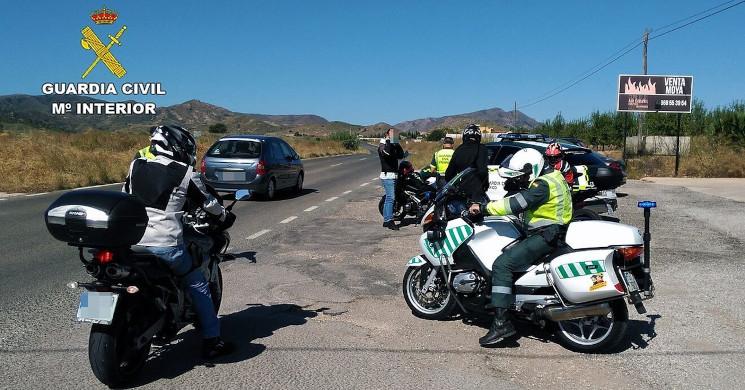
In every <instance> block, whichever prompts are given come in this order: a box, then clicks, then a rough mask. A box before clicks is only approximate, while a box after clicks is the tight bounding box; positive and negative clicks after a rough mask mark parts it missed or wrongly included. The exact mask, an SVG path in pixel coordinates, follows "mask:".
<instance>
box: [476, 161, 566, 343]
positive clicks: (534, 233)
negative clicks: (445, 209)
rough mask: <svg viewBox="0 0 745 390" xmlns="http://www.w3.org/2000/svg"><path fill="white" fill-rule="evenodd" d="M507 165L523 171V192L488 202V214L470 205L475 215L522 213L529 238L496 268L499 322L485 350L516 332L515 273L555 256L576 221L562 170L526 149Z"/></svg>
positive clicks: (491, 330)
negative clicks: (512, 314)
mask: <svg viewBox="0 0 745 390" xmlns="http://www.w3.org/2000/svg"><path fill="white" fill-rule="evenodd" d="M505 165H507V167H508V168H509V169H511V170H514V171H519V172H520V173H521V174H520V175H519V176H518V179H517V180H519V181H520V187H521V188H523V190H522V191H520V192H518V193H517V194H515V195H513V196H509V197H506V198H504V199H500V200H497V201H493V202H489V203H488V204H487V205H486V207H485V210H481V209H482V206H481V205H480V204H473V205H472V206H471V207H470V212H471V214H472V215H478V214H479V213H481V212H484V211H485V213H486V214H488V215H517V214H519V213H523V221H524V224H525V225H526V226H525V227H526V230H527V236H528V237H527V238H526V239H524V240H523V241H521V242H519V243H517V244H515V245H514V246H512V247H511V248H509V249H507V250H506V251H504V252H503V253H502V254H501V255H500V256H499V257H497V259H496V260H494V264H493V266H492V291H491V306H493V307H494V308H495V311H496V314H495V317H494V321H493V322H492V324H491V326H490V327H489V331H488V332H487V333H486V335H485V336H483V337H481V338H480V339H479V344H481V345H482V346H486V345H492V344H495V343H497V342H499V341H500V340H502V339H504V338H506V337H510V336H512V335H514V334H515V327H514V326H513V325H512V322H510V320H509V318H508V316H507V313H508V310H509V308H510V306H511V305H512V304H514V302H515V295H514V294H513V292H512V273H513V272H514V271H515V270H517V269H520V268H523V267H526V266H528V265H530V264H533V263H534V262H536V261H538V260H539V259H540V258H541V257H543V256H545V255H547V254H548V253H550V252H551V251H552V250H553V249H554V248H555V247H556V246H557V243H558V241H559V238H560V235H561V234H562V233H563V232H564V229H563V227H564V226H565V225H567V224H568V223H569V221H570V220H571V219H572V195H571V192H570V190H569V186H568V185H567V183H566V180H564V176H563V175H562V174H561V172H559V171H557V170H555V169H553V168H552V167H550V166H546V165H545V162H544V159H543V155H542V154H541V153H540V152H539V151H537V150H535V149H530V148H526V149H521V150H519V151H518V152H517V153H515V154H514V155H513V156H512V157H511V158H510V159H509V161H508V162H506V164H505Z"/></svg>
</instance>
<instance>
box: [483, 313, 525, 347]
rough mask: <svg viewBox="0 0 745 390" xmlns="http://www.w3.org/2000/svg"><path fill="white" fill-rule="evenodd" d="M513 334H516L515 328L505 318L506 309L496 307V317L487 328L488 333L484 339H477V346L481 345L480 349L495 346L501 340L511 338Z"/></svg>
mask: <svg viewBox="0 0 745 390" xmlns="http://www.w3.org/2000/svg"><path fill="white" fill-rule="evenodd" d="M515 333H517V332H515V327H514V326H513V325H512V322H511V321H510V320H509V318H507V309H504V308H501V307H498V308H496V315H495V316H494V321H493V322H492V324H491V326H490V327H489V331H488V332H486V334H485V335H484V337H481V338H480V339H479V344H481V346H482V347H483V346H487V345H492V344H496V343H498V342H500V341H502V339H505V338H507V337H510V336H513V335H514V334H515Z"/></svg>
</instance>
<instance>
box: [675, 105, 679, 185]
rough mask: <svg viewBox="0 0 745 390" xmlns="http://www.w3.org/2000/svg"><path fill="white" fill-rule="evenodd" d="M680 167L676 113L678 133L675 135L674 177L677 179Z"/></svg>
mask: <svg viewBox="0 0 745 390" xmlns="http://www.w3.org/2000/svg"><path fill="white" fill-rule="evenodd" d="M679 166H680V113H678V133H677V134H676V135H675V177H678V167H679Z"/></svg>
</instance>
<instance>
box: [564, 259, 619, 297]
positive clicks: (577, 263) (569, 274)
mask: <svg viewBox="0 0 745 390" xmlns="http://www.w3.org/2000/svg"><path fill="white" fill-rule="evenodd" d="M550 268H551V276H552V279H553V282H554V284H555V285H556V288H557V289H558V290H559V293H560V294H561V296H562V297H564V299H565V300H567V301H569V302H571V303H586V302H592V301H597V300H601V299H608V298H613V297H618V296H622V295H624V292H623V287H622V285H621V284H620V282H619V280H618V277H617V276H616V272H615V270H614V269H613V250H612V249H596V250H586V251H578V252H571V253H567V254H565V255H562V256H559V257H557V258H555V259H553V260H551V266H550Z"/></svg>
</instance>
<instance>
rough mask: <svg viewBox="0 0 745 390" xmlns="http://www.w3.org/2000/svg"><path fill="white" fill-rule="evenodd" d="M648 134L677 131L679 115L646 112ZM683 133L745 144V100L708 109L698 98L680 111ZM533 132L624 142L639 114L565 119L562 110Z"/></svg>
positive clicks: (597, 142)
mask: <svg viewBox="0 0 745 390" xmlns="http://www.w3.org/2000/svg"><path fill="white" fill-rule="evenodd" d="M643 126H644V134H645V135H675V134H676V133H677V128H678V127H677V115H675V114H663V113H646V114H645V115H644V119H643ZM680 128H681V135H684V136H708V137H712V138H716V139H717V140H722V141H725V142H728V143H730V144H733V145H737V146H745V101H734V102H733V103H731V104H729V105H727V106H722V107H717V108H714V109H706V107H705V106H704V103H703V101H701V100H699V99H695V100H694V101H693V105H692V107H691V113H690V114H682V115H681V124H680ZM532 132H534V133H542V134H546V135H549V136H551V137H576V138H579V139H581V140H583V141H584V142H586V143H588V144H592V145H603V146H605V145H615V146H620V145H623V137H624V133H625V134H626V135H627V136H633V135H637V134H638V116H637V115H635V114H633V113H628V112H613V111H609V112H604V113H601V112H599V111H595V112H593V113H592V114H590V116H588V117H585V118H580V119H575V120H566V119H564V117H563V116H562V115H561V114H557V115H556V117H554V119H549V120H547V121H545V122H544V123H542V124H541V125H540V126H538V127H537V128H535V129H533V130H532Z"/></svg>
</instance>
